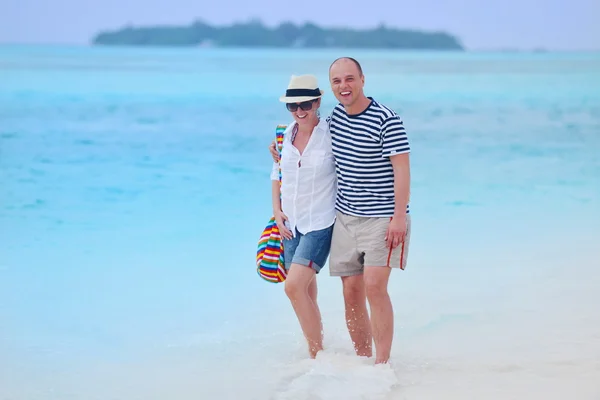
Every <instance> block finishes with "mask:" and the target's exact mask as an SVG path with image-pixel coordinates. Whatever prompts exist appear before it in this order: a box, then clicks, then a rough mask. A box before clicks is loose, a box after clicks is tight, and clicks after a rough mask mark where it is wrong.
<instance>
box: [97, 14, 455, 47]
mask: <svg viewBox="0 0 600 400" xmlns="http://www.w3.org/2000/svg"><path fill="white" fill-rule="evenodd" d="M92 43H93V44H94V45H113V46H117V45H122V46H203V47H212V46H214V47H296V48H327V47H330V48H334V47H337V48H370V49H376V48H379V49H430V50H463V46H462V45H461V44H460V42H459V40H458V39H457V38H456V37H454V36H452V35H450V34H448V33H444V32H422V31H414V30H400V29H394V28H387V27H385V26H383V25H381V26H379V27H377V28H374V29H365V30H358V29H350V28H322V27H319V26H317V25H314V24H311V23H307V24H304V25H294V24H292V23H289V22H286V23H283V24H281V25H279V26H278V27H275V28H269V27H266V26H264V25H263V24H262V23H261V22H260V21H250V22H246V23H236V24H233V25H230V26H225V27H215V26H211V25H208V24H206V23H204V22H200V21H198V22H194V23H193V24H191V25H189V26H154V27H152V26H150V27H126V28H123V29H120V30H117V31H112V32H100V33H99V34H98V35H96V36H95V37H94V38H93V40H92Z"/></svg>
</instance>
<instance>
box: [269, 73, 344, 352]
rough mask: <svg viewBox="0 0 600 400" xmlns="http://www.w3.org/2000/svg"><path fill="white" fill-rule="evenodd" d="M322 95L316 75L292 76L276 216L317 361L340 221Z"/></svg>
mask: <svg viewBox="0 0 600 400" xmlns="http://www.w3.org/2000/svg"><path fill="white" fill-rule="evenodd" d="M322 95H323V91H322V90H320V89H319V87H318V83H317V78H316V77H314V76H313V75H301V76H292V78H291V80H290V83H289V85H288V89H287V90H286V94H285V96H282V97H280V101H282V102H284V103H286V107H287V109H288V110H289V112H290V114H291V115H292V117H293V119H294V121H293V122H292V123H291V124H290V125H289V126H288V128H287V129H286V131H285V132H284V139H283V147H282V151H281V159H280V160H279V164H278V163H274V164H273V170H272V173H271V180H272V195H273V213H274V214H273V215H274V216H275V220H276V222H277V226H278V227H279V230H280V232H281V235H282V237H283V246H284V255H285V268H286V271H287V278H286V280H285V292H286V294H287V296H288V297H289V299H290V302H291V304H292V306H293V308H294V311H295V312H296V316H297V317H298V321H299V322H300V326H301V328H302V331H303V333H304V336H305V338H306V340H307V342H308V350H309V354H310V357H311V358H315V357H316V355H317V352H319V351H320V350H322V349H323V325H322V322H321V313H320V311H319V306H318V305H317V280H316V274H318V273H319V271H320V270H321V268H322V267H323V265H324V264H325V262H326V260H327V257H328V256H329V248H330V245H331V235H332V232H333V223H334V221H335V194H336V176H335V164H334V158H333V153H332V150H331V136H330V134H329V129H328V126H327V122H326V120H325V119H324V118H323V119H321V118H320V117H319V107H320V106H321V96H322ZM279 167H281V187H280V184H279ZM280 194H281V196H280Z"/></svg>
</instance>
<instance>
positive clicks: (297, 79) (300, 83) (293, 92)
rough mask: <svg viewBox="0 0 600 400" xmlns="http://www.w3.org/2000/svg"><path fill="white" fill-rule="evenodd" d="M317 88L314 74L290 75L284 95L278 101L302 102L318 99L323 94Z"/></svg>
mask: <svg viewBox="0 0 600 400" xmlns="http://www.w3.org/2000/svg"><path fill="white" fill-rule="evenodd" d="M323 93H324V92H323V90H321V89H319V84H318V82H317V77H316V76H314V75H299V76H297V75H292V78H291V79H290V83H289V85H288V88H287V90H286V91H285V96H281V97H280V98H279V101H282V102H284V103H302V102H303V101H308V100H314V99H318V98H319V97H321V96H322V95H323Z"/></svg>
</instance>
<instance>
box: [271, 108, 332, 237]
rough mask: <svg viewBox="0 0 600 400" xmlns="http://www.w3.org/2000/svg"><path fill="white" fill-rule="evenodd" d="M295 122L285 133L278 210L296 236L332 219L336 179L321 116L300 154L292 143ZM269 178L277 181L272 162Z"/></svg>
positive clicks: (318, 227)
mask: <svg viewBox="0 0 600 400" xmlns="http://www.w3.org/2000/svg"><path fill="white" fill-rule="evenodd" d="M295 125H296V122H295V121H294V122H293V123H291V124H290V125H289V126H288V127H287V129H286V130H285V132H284V136H283V148H282V153H281V160H280V162H281V209H282V211H283V213H284V214H285V215H286V216H287V217H288V223H287V224H286V225H287V227H288V228H289V229H290V230H291V231H292V233H293V234H294V236H295V235H296V229H298V231H299V232H300V233H302V234H306V233H308V232H311V231H316V230H320V229H325V228H327V227H329V226H331V225H332V224H333V223H334V221H335V196H336V191H337V179H336V175H335V161H334V158H333V151H332V149H331V134H330V132H329V128H328V124H327V121H326V120H325V118H321V120H320V121H319V123H318V124H317V126H316V127H315V129H314V130H313V133H312V135H311V136H310V139H309V141H308V144H307V145H306V148H305V149H304V152H303V153H302V154H300V152H299V151H298V149H297V148H296V147H294V145H293V144H292V142H291V136H292V131H293V129H294V126H295ZM271 180H275V181H277V180H279V165H278V163H273V169H272V170H271Z"/></svg>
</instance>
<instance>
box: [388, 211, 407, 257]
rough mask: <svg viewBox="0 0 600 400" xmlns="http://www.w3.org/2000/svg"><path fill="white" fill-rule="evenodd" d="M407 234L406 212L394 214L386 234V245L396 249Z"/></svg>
mask: <svg viewBox="0 0 600 400" xmlns="http://www.w3.org/2000/svg"><path fill="white" fill-rule="evenodd" d="M405 236H406V214H401V215H399V216H394V217H393V218H392V220H391V221H390V225H389V226H388V229H387V232H386V234H385V241H386V246H387V247H388V248H390V247H391V248H392V249H395V248H396V247H398V245H399V244H400V243H402V242H403V241H404V237H405Z"/></svg>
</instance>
